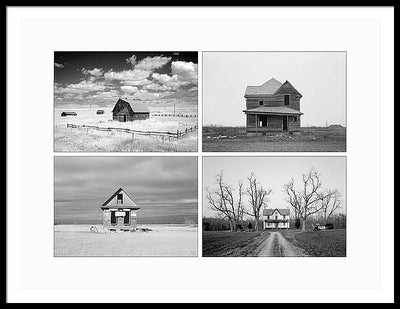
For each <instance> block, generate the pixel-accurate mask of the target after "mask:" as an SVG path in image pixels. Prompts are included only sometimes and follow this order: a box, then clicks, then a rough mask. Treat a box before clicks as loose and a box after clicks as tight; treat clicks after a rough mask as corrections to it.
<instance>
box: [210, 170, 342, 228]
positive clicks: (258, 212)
mask: <svg viewBox="0 0 400 309" xmlns="http://www.w3.org/2000/svg"><path fill="white" fill-rule="evenodd" d="M320 178H321V176H320V174H319V173H318V172H317V171H316V170H315V169H314V168H311V169H310V170H309V171H308V172H307V173H304V174H302V177H301V182H300V184H296V183H295V180H294V179H293V178H290V179H289V181H288V182H287V183H286V184H284V185H283V192H284V193H285V201H286V202H287V204H288V206H289V208H290V209H291V218H290V220H291V221H292V222H291V225H290V226H294V227H296V228H301V229H302V230H305V229H306V228H307V227H308V225H309V223H310V222H312V224H315V223H316V222H318V223H323V224H326V223H328V222H330V221H332V220H333V219H335V220H334V221H336V222H337V224H336V225H335V226H336V227H338V228H339V226H340V227H341V228H345V227H346V223H345V219H346V216H345V215H343V214H339V215H338V214H337V211H338V209H340V208H341V206H342V197H341V194H340V192H339V191H338V190H337V189H323V188H322V182H321V179H320ZM234 191H237V194H236V195H235V194H234ZM271 194H272V189H270V188H266V187H264V186H263V185H262V184H261V183H260V182H259V181H258V179H257V177H256V176H255V174H254V173H251V174H250V175H249V176H248V177H247V180H246V185H245V184H244V183H243V182H242V181H238V182H237V184H236V189H235V188H234V187H233V186H231V185H228V184H227V183H225V181H224V179H223V172H222V171H221V172H220V173H219V174H217V176H216V185H215V187H214V188H212V189H209V188H206V198H207V201H208V204H209V207H210V208H211V209H212V210H213V211H215V213H216V214H217V217H218V218H217V219H219V221H218V220H217V221H216V220H214V221H213V220H208V221H207V222H208V223H207V224H208V225H207V224H206V225H207V227H205V226H204V224H203V228H210V229H211V228H213V229H212V230H224V229H227V228H226V227H227V226H228V229H229V230H230V231H237V230H238V228H239V229H243V228H248V227H249V226H250V225H249V223H250V224H251V226H252V228H253V229H255V230H256V231H257V230H259V229H260V218H261V217H262V210H263V209H264V208H265V207H267V205H268V202H269V201H270V199H269V196H270V195H271ZM246 198H247V200H246ZM277 208H279V207H277ZM245 215H248V216H250V217H251V218H252V220H251V221H249V220H248V219H247V221H246V220H245ZM340 215H341V216H340ZM343 216H344V217H343ZM208 219H210V218H208ZM343 219H344V220H343ZM343 221H344V222H343ZM245 222H246V223H245Z"/></svg>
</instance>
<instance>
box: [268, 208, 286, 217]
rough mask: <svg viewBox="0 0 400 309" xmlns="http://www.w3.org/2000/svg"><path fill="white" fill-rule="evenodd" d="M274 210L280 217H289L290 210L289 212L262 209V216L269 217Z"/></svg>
mask: <svg viewBox="0 0 400 309" xmlns="http://www.w3.org/2000/svg"><path fill="white" fill-rule="evenodd" d="M275 210H276V211H278V212H279V214H280V215H281V216H284V215H285V216H289V215H290V210H289V209H278V208H275V209H272V208H264V210H263V216H270V215H272V214H273V213H274V212H275Z"/></svg>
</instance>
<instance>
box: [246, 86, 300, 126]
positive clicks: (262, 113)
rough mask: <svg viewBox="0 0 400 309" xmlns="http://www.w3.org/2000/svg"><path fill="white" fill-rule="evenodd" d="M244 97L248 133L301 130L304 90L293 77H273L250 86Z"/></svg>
mask: <svg viewBox="0 0 400 309" xmlns="http://www.w3.org/2000/svg"><path fill="white" fill-rule="evenodd" d="M244 97H245V99H246V110H244V111H243V112H244V113H245V114H246V129H247V133H255V134H257V133H267V132H298V131H300V116H301V115H302V114H303V113H302V112H300V99H301V98H302V94H301V93H300V92H298V91H297V90H296V89H295V88H294V87H293V86H292V84H291V83H290V82H289V81H285V82H284V83H283V84H282V83H281V82H279V81H277V80H276V79H275V78H271V79H270V80H269V81H267V82H265V83H264V84H262V85H261V86H247V88H246V92H245V95H244Z"/></svg>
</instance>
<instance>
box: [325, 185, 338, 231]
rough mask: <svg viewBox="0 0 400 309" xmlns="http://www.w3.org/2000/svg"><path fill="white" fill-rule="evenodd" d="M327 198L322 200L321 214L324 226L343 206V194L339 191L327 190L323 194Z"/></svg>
mask: <svg viewBox="0 0 400 309" xmlns="http://www.w3.org/2000/svg"><path fill="white" fill-rule="evenodd" d="M323 195H324V196H325V198H324V199H322V200H321V206H322V209H321V212H322V219H323V222H324V224H326V223H327V222H328V221H329V219H330V218H331V217H332V215H333V214H334V213H335V212H336V210H338V209H339V208H340V207H341V206H342V203H341V202H342V201H341V194H340V192H339V191H338V190H334V191H331V190H327V191H325V192H324V193H323Z"/></svg>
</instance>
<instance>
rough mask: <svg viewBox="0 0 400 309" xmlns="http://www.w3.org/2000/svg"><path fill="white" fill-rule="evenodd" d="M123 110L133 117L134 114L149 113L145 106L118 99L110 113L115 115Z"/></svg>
mask: <svg viewBox="0 0 400 309" xmlns="http://www.w3.org/2000/svg"><path fill="white" fill-rule="evenodd" d="M124 109H126V110H127V111H128V113H129V114H130V115H133V114H134V113H150V111H149V109H148V107H147V105H145V104H143V103H137V102H130V101H128V100H126V99H121V98H119V99H118V101H117V103H116V104H115V106H114V108H113V110H112V112H113V113H115V114H117V113H119V112H120V111H123V110H124Z"/></svg>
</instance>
